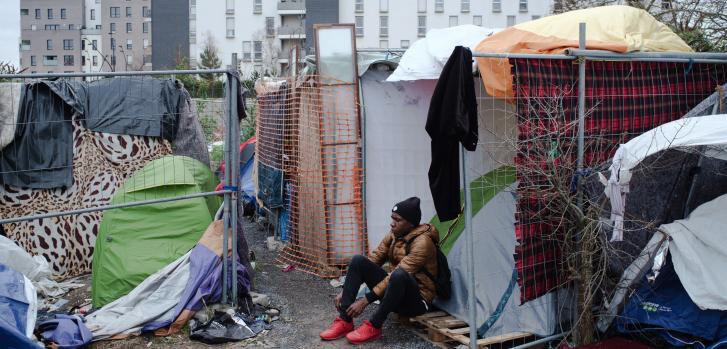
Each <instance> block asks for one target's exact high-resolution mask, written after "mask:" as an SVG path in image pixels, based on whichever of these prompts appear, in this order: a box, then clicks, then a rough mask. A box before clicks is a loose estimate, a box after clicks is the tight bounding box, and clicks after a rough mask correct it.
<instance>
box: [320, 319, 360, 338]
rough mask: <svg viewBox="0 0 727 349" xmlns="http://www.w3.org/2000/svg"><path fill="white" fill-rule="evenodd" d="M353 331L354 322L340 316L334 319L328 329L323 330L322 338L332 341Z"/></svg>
mask: <svg viewBox="0 0 727 349" xmlns="http://www.w3.org/2000/svg"><path fill="white" fill-rule="evenodd" d="M351 331H353V322H348V321H346V320H344V319H341V318H340V317H336V319H335V320H333V324H331V327H329V328H328V329H327V330H325V331H323V332H321V339H322V340H324V341H332V340H336V339H339V338H343V337H344V336H345V335H346V334H347V333H349V332H351Z"/></svg>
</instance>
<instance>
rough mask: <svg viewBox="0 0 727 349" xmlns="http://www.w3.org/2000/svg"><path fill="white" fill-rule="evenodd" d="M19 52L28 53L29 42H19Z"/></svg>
mask: <svg viewBox="0 0 727 349" xmlns="http://www.w3.org/2000/svg"><path fill="white" fill-rule="evenodd" d="M20 50H21V51H30V40H21V41H20Z"/></svg>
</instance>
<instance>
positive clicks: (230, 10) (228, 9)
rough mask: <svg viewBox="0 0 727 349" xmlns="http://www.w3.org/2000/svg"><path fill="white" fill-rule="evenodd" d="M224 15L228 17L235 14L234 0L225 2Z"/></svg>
mask: <svg viewBox="0 0 727 349" xmlns="http://www.w3.org/2000/svg"><path fill="white" fill-rule="evenodd" d="M225 13H226V14H228V15H234V14H235V0H227V7H226V9H225Z"/></svg>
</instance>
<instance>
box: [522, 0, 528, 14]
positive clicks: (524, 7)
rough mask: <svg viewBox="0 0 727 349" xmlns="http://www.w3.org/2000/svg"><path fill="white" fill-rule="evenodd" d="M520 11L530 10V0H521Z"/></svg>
mask: <svg viewBox="0 0 727 349" xmlns="http://www.w3.org/2000/svg"><path fill="white" fill-rule="evenodd" d="M520 12H528V0H520Z"/></svg>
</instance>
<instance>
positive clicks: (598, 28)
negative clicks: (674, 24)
mask: <svg viewBox="0 0 727 349" xmlns="http://www.w3.org/2000/svg"><path fill="white" fill-rule="evenodd" d="M579 23H585V24H586V48H587V49H590V50H607V51H612V52H621V53H625V52H634V51H648V52H664V51H670V52H693V50H692V49H691V48H690V47H689V46H688V45H687V44H686V43H685V42H684V40H682V39H681V38H680V37H679V36H678V35H677V34H675V33H674V32H672V31H671V29H669V27H667V26H666V25H665V24H663V23H661V22H659V21H657V20H656V19H655V18H654V17H653V16H651V15H650V14H649V13H648V12H646V11H645V10H642V9H637V8H635V7H631V6H621V5H618V6H603V7H594V8H589V9H583V10H577V11H569V12H566V13H561V14H558V15H553V16H546V17H543V18H540V19H537V20H534V21H529V22H524V23H520V24H517V25H515V26H512V27H509V28H507V29H505V30H503V31H501V32H498V33H496V34H494V35H492V36H490V37H488V38H487V39H485V40H482V42H480V44H479V45H477V47H476V51H477V52H487V53H535V54H555V53H563V52H564V51H565V50H566V49H568V48H578V35H579V34H578V30H579V29H578V27H579ZM477 64H478V66H479V69H480V75H481V76H482V80H483V83H484V84H485V87H486V89H487V93H488V94H490V95H492V96H494V97H501V98H513V97H514V92H513V79H512V69H513V65H511V64H510V62H508V60H507V59H500V58H478V59H477Z"/></svg>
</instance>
